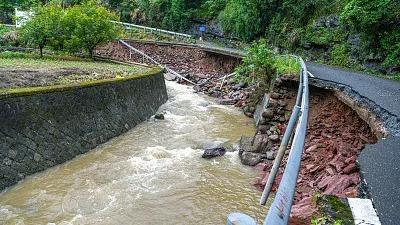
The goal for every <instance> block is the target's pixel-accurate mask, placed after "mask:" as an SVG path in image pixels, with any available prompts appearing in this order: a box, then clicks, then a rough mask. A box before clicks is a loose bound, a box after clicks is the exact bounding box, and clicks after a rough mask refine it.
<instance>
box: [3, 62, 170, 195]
mask: <svg viewBox="0 0 400 225" xmlns="http://www.w3.org/2000/svg"><path fill="white" fill-rule="evenodd" d="M166 100H167V92H166V87H165V82H164V79H163V75H162V71H161V70H160V69H152V70H151V71H150V72H147V73H145V74H141V75H138V76H135V77H131V78H123V79H110V80H102V81H95V82H91V83H83V84H78V85H71V86H53V87H41V88H24V89H17V90H12V91H6V92H0V190H2V189H4V188H5V187H8V186H11V185H13V184H15V183H16V182H17V181H19V180H21V179H23V178H24V177H25V176H27V175H30V174H33V173H36V172H39V171H42V170H44V169H46V168H49V167H51V166H54V165H57V164H60V163H63V162H65V161H67V160H70V159H72V158H74V157H75V156H76V155H79V154H82V153H85V152H87V151H89V150H90V149H93V148H95V147H96V146H98V145H99V144H102V143H104V142H106V141H108V140H109V139H111V138H113V137H116V136H118V135H120V134H122V133H124V132H126V131H128V130H129V129H131V128H133V127H134V126H136V125H137V124H139V123H140V122H142V121H144V120H146V119H147V118H149V117H150V116H152V115H153V114H155V112H156V111H157V109H158V108H159V106H160V105H162V104H163V103H165V102H166Z"/></svg>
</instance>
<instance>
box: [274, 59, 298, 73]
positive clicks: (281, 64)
mask: <svg viewBox="0 0 400 225" xmlns="http://www.w3.org/2000/svg"><path fill="white" fill-rule="evenodd" d="M275 66H276V70H277V73H278V76H297V75H298V74H299V73H300V69H301V67H300V63H299V62H298V61H297V59H295V58H294V57H293V56H288V55H280V56H277V57H276V59H275Z"/></svg>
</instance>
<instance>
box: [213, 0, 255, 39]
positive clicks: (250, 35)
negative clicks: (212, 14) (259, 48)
mask: <svg viewBox="0 0 400 225" xmlns="http://www.w3.org/2000/svg"><path fill="white" fill-rule="evenodd" d="M261 2H262V1H258V0H229V2H228V3H227V5H226V7H225V9H224V11H222V13H221V15H220V17H219V20H220V22H221V25H222V27H223V29H224V31H225V32H228V33H231V34H232V35H233V36H234V37H237V38H240V39H242V40H245V41H250V40H253V39H254V38H255V37H256V36H258V35H260V34H261V32H262V31H263V21H262V14H261V10H262V3H261Z"/></svg>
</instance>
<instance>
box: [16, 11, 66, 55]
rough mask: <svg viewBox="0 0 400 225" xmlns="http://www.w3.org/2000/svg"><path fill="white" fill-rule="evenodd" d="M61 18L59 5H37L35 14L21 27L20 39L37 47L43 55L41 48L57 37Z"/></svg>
mask: <svg viewBox="0 0 400 225" xmlns="http://www.w3.org/2000/svg"><path fill="white" fill-rule="evenodd" d="M61 18H62V10H61V8H60V7H59V6H56V5H49V6H47V7H38V8H37V9H36V11H35V16H34V17H33V18H32V20H30V21H28V22H27V23H26V24H25V26H24V27H23V29H22V32H21V34H22V39H23V40H24V41H25V42H26V43H27V44H28V45H31V46H34V47H38V48H39V49H40V55H41V56H43V48H44V47H45V46H46V45H47V44H48V43H49V42H50V41H51V40H54V39H56V38H57V34H58V33H57V31H58V30H59V26H60V21H61Z"/></svg>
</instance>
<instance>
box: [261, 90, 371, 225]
mask: <svg viewBox="0 0 400 225" xmlns="http://www.w3.org/2000/svg"><path fill="white" fill-rule="evenodd" d="M310 93H311V97H310V112H309V125H308V133H307V137H306V143H305V148H304V149H305V151H304V153H303V156H302V162H301V169H300V174H299V177H298V180H297V187H296V195H295V200H294V205H293V208H292V215H291V216H292V220H291V221H292V222H291V224H296V225H297V224H309V223H310V221H311V216H312V215H313V214H315V213H316V209H315V207H314V206H313V204H312V201H311V199H312V197H313V195H314V194H315V193H323V194H326V195H335V196H338V197H356V196H358V188H359V184H360V176H359V172H358V167H357V164H356V160H357V157H358V155H359V154H360V152H361V151H362V149H363V148H364V146H365V145H366V144H371V143H375V142H376V141H377V138H376V137H375V136H374V135H373V133H372V131H371V129H370V127H369V126H368V125H367V123H366V122H364V121H363V120H362V119H360V117H359V116H358V115H357V113H356V112H355V111H354V110H352V109H351V108H350V107H348V106H347V105H345V104H344V103H343V102H341V101H339V100H338V99H337V98H336V97H335V95H334V94H333V93H332V92H331V91H328V90H324V89H320V88H311V91H310ZM294 96H296V91H295V90H294V87H293V88H292V89H288V92H287V94H286V98H285V101H287V102H288V103H289V104H291V106H293V103H294V100H293V98H294ZM286 160H287V157H286V158H285V159H284V162H283V163H282V167H281V170H280V172H279V174H278V176H277V179H276V182H275V184H274V187H273V191H276V189H277V186H278V185H279V183H280V180H281V178H282V174H283V169H284V166H285V165H286ZM271 165H272V162H270V161H267V162H266V163H263V164H261V165H259V166H258V168H259V169H261V170H262V174H261V175H262V176H261V178H260V179H259V180H258V181H257V182H256V183H255V185H256V187H258V188H259V189H260V190H262V189H263V188H264V186H265V182H266V180H267V178H268V175H269V174H268V172H267V171H269V170H270V168H271Z"/></svg>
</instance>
